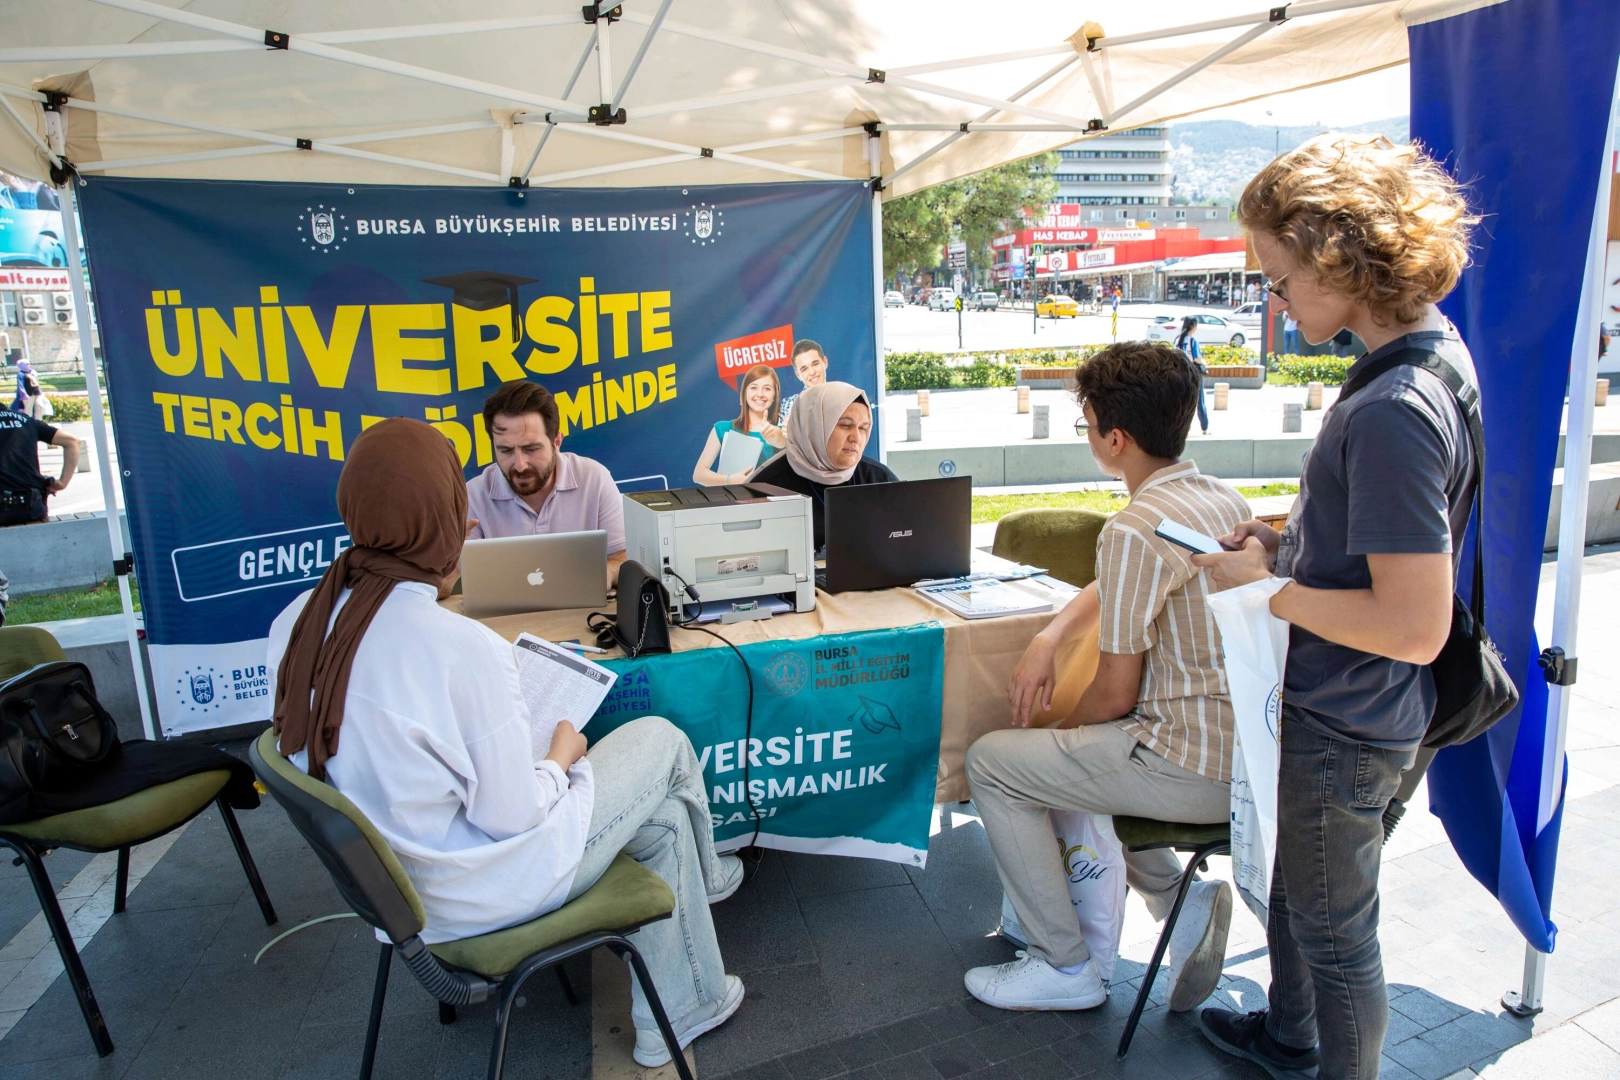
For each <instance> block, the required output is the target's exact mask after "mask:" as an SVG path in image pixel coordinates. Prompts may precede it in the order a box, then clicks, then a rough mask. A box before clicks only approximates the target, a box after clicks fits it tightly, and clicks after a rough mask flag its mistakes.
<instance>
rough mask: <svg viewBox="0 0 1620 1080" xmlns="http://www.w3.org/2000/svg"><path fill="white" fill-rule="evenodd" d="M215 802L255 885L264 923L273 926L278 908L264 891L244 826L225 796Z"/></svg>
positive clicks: (239, 856)
mask: <svg viewBox="0 0 1620 1080" xmlns="http://www.w3.org/2000/svg"><path fill="white" fill-rule="evenodd" d="M214 803H215V804H216V805H217V806H218V807H219V816H220V817H221V818H223V819H224V821H225V831H226V832H228V833H230V835H231V843H232V844H234V845H235V846H236V857H237V858H238V859H241V860H242V869H243V871H244V872H246V874H247V879H248V884H249V885H251V886H252V887H253V898H254V899H255V900H257V901H258V902H259V914H261V915H263V916H264V925H266V926H272V925H274V924H275V922H276V909H275V908H274V907H273V906H271V903H270V894H269V893H267V892H265V891H264V882H263V881H262V880H261V879H260V878H259V868H258V866H257V865H256V864H255V863H254V862H253V853H252V852H251V851H249V850H248V846H247V841H246V840H244V839H243V838H242V826H240V825H238V824H237V823H236V814H235V813H234V812H233V811H232V810H231V806H230V804H229V803H227V802H226V801H225V796H223V795H221V796H220V797H219V798H217V799H215V800H214Z"/></svg>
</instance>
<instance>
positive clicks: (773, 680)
mask: <svg viewBox="0 0 1620 1080" xmlns="http://www.w3.org/2000/svg"><path fill="white" fill-rule="evenodd" d="M809 681H810V665H809V664H807V663H805V660H804V657H803V656H802V655H800V654H799V653H796V652H784V653H777V654H776V655H775V656H773V657H771V659H770V660H769V661H768V662H767V663H766V664H765V685H766V686H768V687H770V688H771V693H773V694H775V695H777V696H778V697H792V696H793V695H794V694H797V693H798V692H799V691H800V690H803V689H804V686H805V683H807V682H809Z"/></svg>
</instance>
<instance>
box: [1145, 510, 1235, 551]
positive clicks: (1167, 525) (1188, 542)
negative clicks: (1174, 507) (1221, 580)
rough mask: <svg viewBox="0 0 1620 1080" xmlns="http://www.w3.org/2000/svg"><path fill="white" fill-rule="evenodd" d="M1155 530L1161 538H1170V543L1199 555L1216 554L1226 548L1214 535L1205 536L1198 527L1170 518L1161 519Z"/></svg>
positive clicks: (1155, 533)
mask: <svg viewBox="0 0 1620 1080" xmlns="http://www.w3.org/2000/svg"><path fill="white" fill-rule="evenodd" d="M1153 532H1154V535H1156V536H1158V537H1159V539H1161V540H1168V541H1170V543H1172V544H1175V545H1177V546H1179V547H1184V548H1186V549H1187V550H1188V551H1191V552H1193V553H1194V554H1197V555H1214V554H1215V553H1216V552H1220V551H1225V550H1226V548H1224V547H1222V546H1221V542H1220V541H1219V540H1216V539H1215V538H1214V537H1212V536H1205V535H1204V534H1203V533H1201V532H1199V531H1197V530H1196V529H1189V528H1187V526H1185V525H1182V524H1180V523H1178V522H1174V521H1171V520H1170V519H1169V518H1163V519H1162V520H1160V522H1159V525H1158V528H1156V529H1154V530H1153Z"/></svg>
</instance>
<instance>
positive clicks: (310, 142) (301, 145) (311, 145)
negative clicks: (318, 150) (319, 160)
mask: <svg viewBox="0 0 1620 1080" xmlns="http://www.w3.org/2000/svg"><path fill="white" fill-rule="evenodd" d="M293 143H294V144H295V145H296V146H297V147H298V149H300V150H313V149H315V140H314V139H294V140H293Z"/></svg>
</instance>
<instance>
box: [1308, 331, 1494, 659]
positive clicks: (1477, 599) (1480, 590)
mask: <svg viewBox="0 0 1620 1080" xmlns="http://www.w3.org/2000/svg"><path fill="white" fill-rule="evenodd" d="M1403 364H1404V365H1406V366H1408V367H1419V368H1423V369H1425V370H1427V371H1430V372H1433V373H1434V375H1435V377H1436V378H1438V379H1439V380H1440V381H1441V382H1443V383H1445V384H1446V389H1447V390H1450V391H1451V396H1452V398H1453V399H1454V400H1455V401H1456V402H1457V408H1459V409H1461V410H1462V415H1463V422H1464V423H1466V424H1467V425H1468V441H1469V443H1470V446H1471V449H1472V450H1473V456H1474V587H1473V591H1472V592H1471V594H1470V595H1469V603H1468V609H1469V612H1470V613H1471V614H1472V615H1473V616H1474V636H1475V637H1476V638H1477V637H1479V636H1481V635H1482V634H1484V632H1485V555H1484V546H1485V425H1484V422H1483V421H1482V419H1481V417H1480V412H1479V390H1478V389H1477V388H1476V387H1474V386H1472V385H1470V384H1469V382H1468V381H1467V380H1466V379H1464V378H1463V377H1462V373H1461V372H1460V371H1458V370H1457V369H1456V368H1454V367H1452V366H1451V365H1450V364H1448V363H1446V362H1445V361H1444V360H1442V359H1440V355H1439V354H1438V353H1435V352H1431V351H1430V350H1428V349H1416V348H1407V349H1397V350H1396V351H1395V352H1392V353H1390V354H1389V355H1388V356H1381V357H1379V358H1378V359H1377V360H1374V361H1373V362H1372V363H1370V364H1368V365H1367V366H1366V367H1364V368H1361V369H1359V370H1357V371H1356V372H1355V374H1354V375H1352V376H1351V377H1350V378H1349V379H1346V380H1345V383H1344V387H1343V389H1341V390H1340V391H1339V401H1340V402H1342V401H1344V400H1345V399H1346V398H1348V397H1350V396H1352V395H1353V394H1355V393H1356V392H1357V391H1358V390H1360V389H1362V388H1363V387H1365V386H1367V385H1368V384H1369V383H1371V382H1372V381H1373V380H1374V379H1376V378H1378V376H1380V375H1382V374H1384V372H1386V371H1389V370H1390V369H1392V368H1396V367H1400V366H1401V365H1403Z"/></svg>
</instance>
